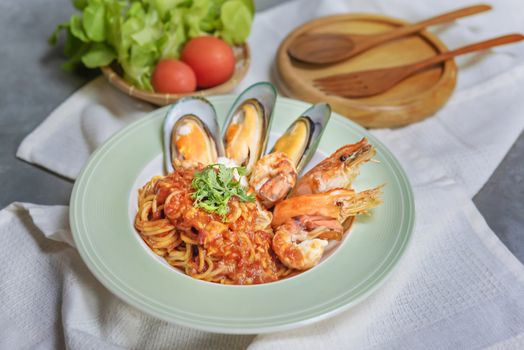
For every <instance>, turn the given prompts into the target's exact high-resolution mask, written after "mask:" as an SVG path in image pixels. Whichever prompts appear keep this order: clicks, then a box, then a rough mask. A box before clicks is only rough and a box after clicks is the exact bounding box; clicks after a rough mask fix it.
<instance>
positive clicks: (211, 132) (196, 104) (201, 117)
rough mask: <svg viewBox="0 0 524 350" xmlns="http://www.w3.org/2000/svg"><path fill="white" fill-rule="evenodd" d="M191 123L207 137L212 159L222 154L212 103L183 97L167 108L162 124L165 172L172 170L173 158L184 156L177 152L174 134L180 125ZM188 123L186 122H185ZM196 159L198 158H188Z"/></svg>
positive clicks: (181, 158) (196, 98) (201, 99)
mask: <svg viewBox="0 0 524 350" xmlns="http://www.w3.org/2000/svg"><path fill="white" fill-rule="evenodd" d="M186 123H191V124H193V125H194V126H195V127H196V128H197V129H198V131H199V132H203V133H204V134H205V137H208V141H209V143H206V144H207V145H208V146H209V147H211V148H210V150H209V151H210V154H211V158H212V161H213V162H215V161H216V158H217V157H221V156H223V155H224V146H223V144H222V139H221V138H220V129H219V127H218V121H217V115H216V111H215V108H214V107H213V105H212V104H211V103H210V102H209V101H208V100H206V99H205V98H202V97H193V96H190V97H184V98H181V99H180V100H178V101H177V102H175V103H174V104H173V105H172V106H171V108H169V110H168V112H167V114H166V118H165V119H164V126H163V144H164V166H165V168H166V171H167V172H169V173H170V172H172V171H173V170H174V169H173V163H172V161H173V160H174V159H180V160H183V159H184V157H183V155H182V154H180V153H179V152H178V149H177V146H176V145H175V144H174V142H173V141H174V139H175V136H176V135H175V134H174V133H177V132H180V128H181V126H182V125H184V124H186ZM186 125H188V124H186ZM189 160H198V159H189Z"/></svg>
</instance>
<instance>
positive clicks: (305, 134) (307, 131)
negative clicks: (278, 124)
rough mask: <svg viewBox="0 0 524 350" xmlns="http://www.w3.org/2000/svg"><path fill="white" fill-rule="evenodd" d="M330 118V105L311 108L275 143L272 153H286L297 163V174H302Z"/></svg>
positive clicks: (321, 104)
mask: <svg viewBox="0 0 524 350" xmlns="http://www.w3.org/2000/svg"><path fill="white" fill-rule="evenodd" d="M330 117H331V107H330V106H329V104H327V103H317V104H315V105H313V106H311V107H310V108H308V109H307V110H306V111H304V112H303V113H302V114H301V115H300V116H299V117H298V118H297V119H296V120H295V121H294V122H293V123H292V124H291V125H290V126H289V127H288V128H287V130H286V131H285V132H284V134H283V135H282V136H281V137H280V138H279V139H278V140H277V141H276V142H275V145H274V146H273V148H272V149H271V151H270V153H272V152H284V153H286V154H287V155H288V156H289V157H290V158H291V159H293V160H294V161H295V165H296V167H297V172H299V173H300V172H301V171H302V170H303V169H304V167H305V166H306V165H307V164H308V163H309V161H310V160H311V157H313V155H314V154H315V151H316V150H317V148H318V144H319V142H320V139H321V138H322V134H323V133H324V130H325V128H326V125H327V123H328V122H329V118H330ZM293 134H295V135H293ZM291 137H293V138H296V137H299V138H300V140H296V139H290V138H291ZM285 147H288V149H285ZM289 147H293V150H290V149H289Z"/></svg>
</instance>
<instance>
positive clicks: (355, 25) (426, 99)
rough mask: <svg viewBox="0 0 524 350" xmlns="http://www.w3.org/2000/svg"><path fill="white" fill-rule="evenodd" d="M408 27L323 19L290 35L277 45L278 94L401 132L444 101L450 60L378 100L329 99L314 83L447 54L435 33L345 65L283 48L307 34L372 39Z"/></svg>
mask: <svg viewBox="0 0 524 350" xmlns="http://www.w3.org/2000/svg"><path fill="white" fill-rule="evenodd" d="M406 24H407V22H405V21H402V20H399V19H395V18H390V17H385V16H379V15H371V14H351V15H337V16H329V17H322V18H319V19H316V20H314V21H311V22H308V23H306V24H304V25H302V26H300V27H298V28H296V29H295V30H294V31H293V32H291V33H290V34H289V35H288V36H287V37H286V38H285V39H284V41H283V42H282V44H281V45H280V47H279V49H278V52H277V57H276V66H275V68H276V69H275V70H274V78H275V80H276V83H277V86H278V87H279V89H280V91H281V93H283V94H284V95H287V96H289V97H293V98H297V99H301V100H305V101H309V102H311V103H317V102H327V103H329V104H330V105H331V107H332V108H333V110H334V111H336V112H338V113H340V114H342V115H344V116H346V117H347V118H350V119H352V120H354V121H355V122H357V123H359V124H361V125H363V126H365V127H368V128H386V127H399V126H403V125H406V124H410V123H414V122H417V121H419V120H422V119H424V118H427V117H429V116H431V115H432V114H434V113H435V112H436V111H437V110H439V109H440V108H441V107H442V106H443V105H444V104H445V103H446V101H447V100H448V98H449V97H450V95H451V93H452V92H453V89H454V88H455V84H456V79H457V66H456V64H455V61H454V60H448V61H446V63H444V64H442V65H439V66H435V67H433V68H430V69H428V70H426V71H423V72H421V73H419V74H416V75H414V76H412V77H410V78H408V79H406V80H404V81H403V82H401V83H400V84H398V85H396V86H395V87H393V88H392V89H391V90H388V91H386V92H384V93H382V94H380V95H376V96H371V97H365V98H353V99H349V98H344V97H339V96H333V95H327V94H325V93H323V92H321V91H320V90H318V89H316V88H315V87H314V86H313V80H314V79H316V78H320V77H325V76H328V75H333V74H339V73H347V72H353V71H361V70H367V69H375V68H385V67H392V66H399V65H404V64H408V63H413V62H417V61H420V60H422V59H425V58H428V57H431V56H433V55H435V54H437V53H440V52H444V51H448V49H447V47H446V46H445V45H444V44H443V43H442V42H441V41H440V40H439V39H438V38H437V37H436V36H435V35H433V34H431V33H429V32H427V31H422V32H420V33H418V34H416V35H412V36H409V37H405V38H401V39H398V40H395V41H391V42H388V43H385V44H383V45H380V46H377V47H374V48H372V49H370V50H368V51H366V52H363V53H361V54H360V55H358V56H355V57H352V58H350V59H348V60H346V61H343V62H340V63H336V64H332V65H326V66H318V65H311V64H306V63H302V62H299V61H297V60H295V59H292V58H291V57H290V56H289V55H288V53H287V48H288V46H289V45H290V44H291V42H292V41H293V39H294V38H296V37H297V36H299V35H301V34H303V33H305V32H330V33H355V34H371V33H377V32H381V31H387V30H391V29H393V28H395V27H398V26H402V25H406Z"/></svg>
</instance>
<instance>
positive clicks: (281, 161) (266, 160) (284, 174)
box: [249, 152, 298, 209]
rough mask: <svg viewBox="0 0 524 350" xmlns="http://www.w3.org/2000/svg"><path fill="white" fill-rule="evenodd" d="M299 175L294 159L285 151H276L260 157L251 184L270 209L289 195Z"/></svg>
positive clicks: (265, 205)
mask: <svg viewBox="0 0 524 350" xmlns="http://www.w3.org/2000/svg"><path fill="white" fill-rule="evenodd" d="M297 176H298V175H297V170H296V168H295V164H294V163H293V161H292V160H291V159H290V158H289V157H288V156H287V155H286V154H285V153H283V152H274V153H270V154H267V155H265V156H263V157H262V158H260V159H259V161H258V162H257V163H256V165H255V167H254V168H253V172H252V173H251V177H250V179H249V184H250V185H251V187H253V189H254V190H255V193H256V194H257V198H258V199H259V200H260V202H261V203H262V205H264V207H266V208H268V209H269V208H272V207H273V206H274V205H275V203H276V202H278V201H280V200H282V199H284V198H285V197H286V196H287V194H288V193H289V191H291V189H292V188H293V187H294V186H295V183H296V181H297Z"/></svg>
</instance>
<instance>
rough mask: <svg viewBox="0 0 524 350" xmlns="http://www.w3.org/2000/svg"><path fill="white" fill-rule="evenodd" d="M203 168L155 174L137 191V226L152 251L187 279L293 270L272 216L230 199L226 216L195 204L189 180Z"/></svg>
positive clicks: (273, 275)
mask: <svg viewBox="0 0 524 350" xmlns="http://www.w3.org/2000/svg"><path fill="white" fill-rule="evenodd" d="M199 170H202V167H193V168H183V167H179V168H178V169H177V170H176V171H175V172H173V173H171V174H169V175H167V176H155V177H153V178H152V179H151V180H150V181H149V182H148V183H147V184H145V186H143V187H142V188H141V189H140V190H139V193H138V212H137V215H136V218H135V227H136V229H137V230H138V232H139V233H140V236H141V237H142V239H143V240H144V242H145V243H146V244H147V245H148V246H149V247H150V248H151V249H152V250H153V252H154V253H155V254H157V255H159V256H161V257H163V258H164V259H165V260H166V261H167V262H168V263H169V264H170V265H172V266H174V267H177V268H179V269H181V270H182V271H183V272H185V273H186V274H187V275H189V276H192V277H194V278H198V279H201V280H205V281H210V282H217V283H224V284H258V283H265V282H271V281H275V280H278V279H280V278H283V277H285V276H287V275H289V274H290V273H291V272H292V270H291V269H289V268H287V267H285V266H284V265H283V264H282V263H280V261H279V260H278V259H277V258H276V256H275V254H274V252H273V250H272V248H271V241H272V239H273V230H272V229H271V226H270V223H271V213H269V212H267V211H265V209H263V208H262V207H261V206H260V205H259V203H257V202H241V201H239V200H238V198H235V197H233V198H232V199H230V200H229V203H228V206H229V208H228V209H229V210H228V213H227V215H226V217H225V220H224V218H222V217H221V216H220V215H217V214H214V213H209V212H206V211H204V210H202V209H200V208H195V207H194V206H193V200H192V198H191V193H192V191H193V189H192V187H191V181H192V179H193V176H194V173H195V172H196V171H199Z"/></svg>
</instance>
